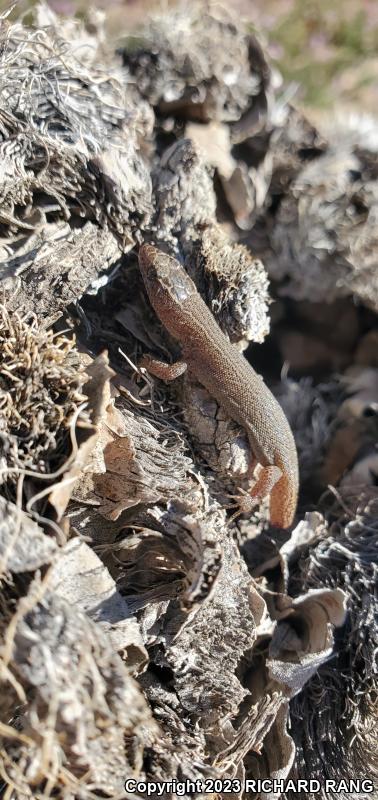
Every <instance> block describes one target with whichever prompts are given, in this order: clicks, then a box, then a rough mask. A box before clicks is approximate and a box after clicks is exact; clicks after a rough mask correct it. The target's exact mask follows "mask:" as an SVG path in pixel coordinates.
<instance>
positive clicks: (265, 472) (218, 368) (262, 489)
mask: <svg viewBox="0 0 378 800" xmlns="http://www.w3.org/2000/svg"><path fill="white" fill-rule="evenodd" d="M139 266H140V270H141V274H142V277H143V281H144V284H145V287H146V290H147V294H148V297H149V300H150V302H151V305H152V307H153V309H154V311H155V313H156V314H157V316H158V318H159V320H160V322H161V323H162V324H163V326H164V327H165V329H166V330H167V331H168V333H169V334H170V335H171V336H172V337H173V339H175V340H176V342H178V343H179V345H180V346H181V354H182V359H181V360H180V361H178V362H176V363H175V364H162V362H160V361H157V360H155V359H153V358H151V357H145V360H144V365H145V366H146V367H147V369H149V371H150V372H151V373H153V374H155V375H157V377H159V378H163V379H165V380H172V379H173V378H175V377H178V375H180V374H182V373H183V371H184V370H185V369H186V368H188V370H189V374H190V373H192V374H193V375H194V377H195V378H196V379H197V380H198V381H199V383H201V384H202V385H203V386H204V387H205V388H206V389H207V390H208V391H209V392H210V394H211V395H212V396H213V397H214V398H215V399H216V400H217V402H218V403H219V404H220V405H221V406H222V407H223V408H224V410H225V411H226V413H227V414H228V415H229V416H230V417H231V419H233V420H234V421H236V422H237V423H239V425H240V426H241V427H242V428H243V429H244V430H245V432H246V434H247V437H248V441H249V445H250V448H251V451H252V458H253V461H252V463H251V469H250V471H249V472H250V475H252V474H253V471H254V470H255V469H256V466H258V470H257V472H258V475H257V479H256V482H255V484H254V485H253V486H252V488H251V490H250V494H247V495H245V496H244V497H243V498H240V504H241V508H242V510H243V511H245V512H248V511H251V510H252V508H253V506H254V505H255V504H256V502H257V500H258V499H262V498H264V497H266V496H267V495H268V494H270V501H269V515H270V522H271V524H272V525H274V526H276V527H280V528H288V527H290V526H291V524H292V522H293V519H294V515H295V511H296V506H297V498H298V481H299V478H298V459H297V450H296V446H295V442H294V437H293V434H292V431H291V428H290V425H289V423H288V421H287V419H286V416H285V414H284V412H283V410H282V408H281V406H280V405H279V403H278V402H277V400H276V399H275V397H274V395H273V394H272V393H271V391H270V390H269V388H268V387H267V386H266V384H265V383H264V381H263V378H262V377H261V375H259V374H258V373H257V372H255V370H254V369H253V367H252V366H251V365H250V363H249V362H248V361H247V359H246V358H245V357H244V356H243V354H242V353H241V352H240V351H239V350H238V349H237V347H236V346H235V345H234V344H232V342H230V341H229V339H228V338H227V336H226V335H225V334H224V333H223V331H222V330H221V328H220V327H219V325H218V323H217V322H216V320H215V318H214V316H213V314H212V313H211V311H210V309H209V308H208V306H207V305H206V303H205V301H204V300H203V299H202V297H201V295H200V293H199V292H198V290H197V288H196V286H195V283H194V282H193V281H192V279H191V278H190V276H189V275H188V273H187V272H186V270H185V269H184V267H183V266H182V265H181V264H180V262H179V261H177V259H176V258H174V257H173V256H170V255H168V254H166V253H165V252H163V251H162V250H159V249H158V248H157V247H155V246H153V245H151V244H142V245H141V247H140V249H139Z"/></svg>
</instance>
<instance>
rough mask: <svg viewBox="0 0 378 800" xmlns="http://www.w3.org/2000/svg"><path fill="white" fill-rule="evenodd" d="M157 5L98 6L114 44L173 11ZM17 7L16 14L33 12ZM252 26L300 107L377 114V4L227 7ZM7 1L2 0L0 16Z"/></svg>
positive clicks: (65, 0) (121, 2)
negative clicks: (293, 87) (151, 17)
mask: <svg viewBox="0 0 378 800" xmlns="http://www.w3.org/2000/svg"><path fill="white" fill-rule="evenodd" d="M174 4H175V3H170V2H169V0H167V1H166V2H162V0H160V2H154V0H150V1H148V0H97V2H94V3H93V5H95V6H97V7H99V8H102V9H106V11H107V16H108V28H109V32H110V33H111V35H113V36H115V38H117V37H118V36H120V35H121V34H122V33H123V34H125V33H126V31H130V30H133V29H135V28H137V27H138V25H140V24H141V23H143V19H144V17H145V16H146V14H147V13H148V12H149V11H154V10H159V9H160V10H162V9H166V8H167V7H169V6H170V5H174ZM32 5H33V0H32V2H30V0H20V1H19V3H17V7H16V9H15V10H14V11H13V12H12V17H13V18H14V17H15V16H17V14H20V13H21V12H22V11H24V10H26V9H27V8H30V6H32ZM49 5H50V6H51V7H52V8H53V9H54V10H55V11H57V12H59V13H61V14H63V15H67V16H72V15H74V14H75V13H77V14H79V16H82V15H83V14H84V13H85V11H86V10H87V9H88V7H89V4H88V3H86V2H85V0H50V2H49ZM223 5H224V6H226V8H227V9H228V10H233V9H234V10H235V13H236V14H237V16H238V18H239V17H240V16H241V15H242V16H243V17H244V18H245V19H246V21H247V23H248V24H250V25H251V26H253V27H256V28H257V29H258V30H260V31H262V32H263V36H264V39H265V42H264V44H267V45H268V51H269V53H270V55H271V57H272V59H273V60H275V62H276V64H277V66H278V68H279V70H280V71H281V73H282V74H283V76H284V78H285V80H286V81H292V82H294V83H295V84H298V91H297V95H296V99H297V104H298V102H299V103H301V104H303V105H305V106H307V107H312V108H313V109H314V110H316V109H318V110H321V109H327V108H330V107H332V106H334V104H335V102H336V103H337V105H338V107H340V106H342V107H343V108H344V109H345V108H346V109H350V108H356V107H358V108H360V109H362V110H364V111H370V112H372V113H374V112H375V108H376V106H377V104H378V0H228V2H226V1H225V2H224V3H223ZM6 8H9V0H7V2H4V0H0V9H1V10H3V9H6Z"/></svg>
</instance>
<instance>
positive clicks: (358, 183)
mask: <svg viewBox="0 0 378 800" xmlns="http://www.w3.org/2000/svg"><path fill="white" fill-rule="evenodd" d="M33 14H34V19H33V21H32V22H31V23H28V24H27V23H26V22H25V21H22V20H21V19H20V20H18V21H16V22H10V21H9V18H8V17H6V15H4V16H3V17H2V18H1V20H0V291H1V298H0V299H1V305H0V346H1V353H0V577H1V587H0V683H1V692H0V736H1V739H0V782H1V792H2V796H4V797H5V798H6V800H27V798H33V800H42V798H43V799H44V800H46V798H48V797H58V798H61V800H90V799H91V798H100V797H112V798H123V797H125V796H126V797H128V796H131V795H128V794H127V793H126V794H125V791H124V788H123V787H124V781H125V780H126V779H127V778H136V779H140V780H149V781H157V780H158V781H169V780H171V779H180V780H183V779H189V780H195V779H200V780H202V779H204V778H206V777H210V778H218V779H224V778H227V777H232V778H236V779H237V780H239V781H240V786H241V789H240V791H235V792H234V794H233V795H232V797H233V798H234V800H236V798H238V797H240V798H241V797H242V796H243V788H242V787H243V782H244V779H245V778H249V779H253V778H263V777H270V778H272V777H279V778H283V779H285V778H286V777H289V776H290V777H301V778H307V779H309V778H314V777H316V778H318V779H319V780H320V781H321V782H322V781H323V780H324V779H325V778H326V777H337V778H352V777H353V778H355V777H362V776H364V777H366V776H367V775H368V774H369V775H376V774H377V771H378V765H377V761H376V753H377V748H376V747H375V744H374V737H375V729H376V724H377V717H376V707H375V705H374V691H375V684H374V681H375V677H374V675H375V673H374V653H375V652H376V649H377V629H378V626H377V619H376V613H377V605H376V604H377V596H376V590H377V546H378V542H377V519H378V515H377V502H378V492H377V487H376V485H375V484H376V476H377V475H378V459H377V451H376V441H377V429H378V426H377V409H378V394H377V392H378V389H377V387H378V357H377V335H378V334H377V319H376V316H375V313H374V312H376V311H377V305H376V289H377V285H376V282H377V277H376V275H377V270H376V266H375V263H376V259H377V257H378V256H377V247H376V242H375V236H376V234H375V228H374V220H375V216H376V196H377V191H378V189H377V187H378V175H377V169H376V153H377V148H376V144H375V141H376V140H375V138H374V131H376V130H377V123H376V122H375V121H374V120H369V121H366V120H365V122H364V124H363V125H362V123H361V129H360V131H359V135H358V136H357V134H356V132H355V129H353V130H352V127H351V126H349V127H348V128H347V127H346V126H344V136H343V139H342V142H341V143H340V144H339V143H338V142H336V141H335V138H334V137H335V136H336V135H337V136H339V133H338V132H337V131H339V128H335V127H332V125H330V126H329V129H327V130H324V131H322V132H320V131H319V130H317V129H316V127H315V126H314V125H313V124H311V123H310V122H309V121H308V120H307V119H306V118H305V117H304V115H303V113H302V112H300V111H299V110H297V109H295V108H294V107H293V106H291V105H289V104H288V103H287V102H286V100H285V97H286V94H285V91H286V90H285V87H282V86H281V88H277V87H278V86H279V81H278V76H277V75H276V74H275V73H274V71H273V72H272V69H271V67H270V66H269V64H268V60H267V57H266V55H265V53H264V50H263V48H262V46H261V44H260V43H259V41H258V39H257V38H256V36H255V34H252V33H247V32H246V30H245V29H244V27H243V26H242V25H241V24H240V23H239V22H237V21H235V19H233V17H232V16H230V15H228V13H226V12H225V11H222V10H220V9H219V7H218V6H214V8H212V7H211V6H210V7H209V6H206V8H202V7H201V6H197V5H196V4H193V5H191V7H190V9H189V10H185V11H183V9H182V8H181V9H172V10H171V11H169V12H167V13H165V14H159V15H157V16H155V17H153V18H151V19H149V20H147V21H146V23H145V27H144V29H142V30H141V31H140V33H139V34H138V36H137V37H135V36H130V35H129V33H130V32H128V31H127V30H125V31H124V32H123V33H124V34H125V38H124V40H123V45H122V48H121V49H120V50H118V52H117V54H116V53H115V51H114V47H113V45H112V43H110V42H108V41H107V37H106V34H105V31H104V28H103V21H102V18H101V15H99V14H98V13H97V14H94V13H93V12H91V13H90V14H89V18H88V20H87V21H86V23H79V22H78V21H76V20H67V19H65V20H63V19H59V18H57V17H56V16H55V15H54V14H53V13H52V12H51V11H50V10H48V9H47V7H45V6H40V7H37V8H36V9H35V11H34V12H33ZM348 131H349V132H348ZM353 131H354V132H353ZM375 135H376V134H375ZM143 241H148V242H153V243H155V244H156V246H158V247H161V248H162V249H163V250H165V251H166V252H169V253H171V254H173V255H174V256H175V257H176V258H178V259H179V260H180V261H181V262H182V263H183V264H184V266H185V268H186V269H187V271H188V272H189V274H190V275H191V277H192V278H193V280H194V281H195V282H196V284H197V287H198V290H199V291H200V293H201V294H202V296H203V298H204V299H205V301H206V303H207V304H208V305H209V307H210V308H211V310H212V312H213V314H214V316H215V318H216V320H217V322H218V324H219V325H220V327H221V328H222V330H223V331H224V332H225V333H226V334H227V335H228V336H229V338H230V340H231V341H232V342H233V343H234V346H235V347H237V348H239V349H246V348H247V347H248V346H249V345H250V343H260V344H262V343H263V342H264V339H265V338H266V337H267V335H268V333H269V332H270V330H271V335H270V337H269V341H268V344H266V343H265V344H262V347H261V348H260V349H258V348H256V347H254V346H253V344H252V345H251V347H250V350H248V351H247V354H246V355H247V356H248V357H249V356H251V361H252V363H254V362H255V361H256V362H257V369H258V371H259V372H260V371H261V372H264V376H265V379H266V380H267V381H268V382H269V383H270V384H271V386H272V388H273V390H274V392H275V394H276V396H277V397H278V399H279V401H280V403H281V404H282V406H283V407H284V409H285V412H286V414H287V416H288V418H289V421H290V422H291V425H292V428H293V431H294V434H295V438H296V443H297V448H298V454H299V461H300V469H301V495H300V498H299V505H298V512H297V518H296V524H295V526H294V527H293V530H292V531H290V532H289V533H283V532H282V531H278V530H273V529H272V528H270V527H269V523H268V513H267V506H266V504H264V503H262V504H261V506H260V507H259V508H256V510H255V511H254V512H253V513H252V514H251V515H239V516H238V514H237V513H236V512H237V509H235V500H234V499H233V496H234V495H235V494H236V491H237V489H238V488H239V487H242V488H243V487H246V486H247V473H248V467H249V464H250V458H251V454H250V453H249V448H248V441H247V438H246V435H245V432H244V431H243V430H241V429H240V427H239V426H238V425H236V423H235V422H233V421H232V420H230V419H228V417H227V416H226V414H225V412H224V410H223V409H222V408H220V407H218V405H217V403H216V401H215V400H214V398H212V397H210V395H209V394H208V393H207V392H206V390H205V389H204V388H203V387H202V386H201V385H199V384H197V383H196V382H195V381H194V380H193V378H192V377H191V376H190V375H189V376H185V377H183V378H180V379H179V380H177V381H175V382H174V383H172V384H170V385H166V384H164V383H163V382H162V381H160V380H157V379H154V378H152V376H150V375H149V373H148V372H147V371H146V370H145V369H143V368H141V367H140V366H139V363H140V360H141V356H143V355H145V354H151V353H152V354H155V355H159V356H162V357H164V358H165V359H167V360H169V361H170V360H174V358H175V357H176V356H177V355H178V352H177V350H178V348H177V345H176V344H175V343H174V342H173V341H172V340H171V339H170V338H169V336H168V334H167V333H166V331H165V330H164V329H163V328H162V326H161V325H160V323H159V322H158V320H157V318H156V316H155V315H154V313H153V311H152V308H151V306H150V305H149V302H148V300H147V297H146V293H145V290H144V286H143V283H142V279H141V276H140V273H139V269H138V261H137V250H138V246H139V244H140V243H141V242H143ZM261 259H262V260H261ZM268 273H269V276H270V277H271V280H272V283H271V287H270V292H271V295H270V294H269V280H268ZM271 296H273V297H274V298H275V303H274V304H272V301H271ZM335 320H341V321H342V324H341V323H340V325H339V326H337V325H335ZM285 361H286V362H287V363H288V365H289V366H290V365H291V366H292V374H291V375H290V377H289V376H288V375H287V374H281V376H280V369H281V365H282V363H283V362H285ZM280 377H281V380H280ZM328 486H331V487H335V486H336V487H337V488H331V489H328V490H327V487H328ZM230 495H231V497H230ZM132 796H134V797H136V796H137V795H132ZM168 796H171V794H170V793H169V792H166V793H164V794H163V797H164V798H167V797H168ZM199 796H201V795H199ZM205 796H209V795H203V797H205ZM220 796H222V793H220ZM226 796H227V797H230V794H224V797H226ZM349 796H350V795H349ZM186 797H189V795H186Z"/></svg>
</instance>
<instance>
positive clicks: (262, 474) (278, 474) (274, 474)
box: [250, 464, 282, 500]
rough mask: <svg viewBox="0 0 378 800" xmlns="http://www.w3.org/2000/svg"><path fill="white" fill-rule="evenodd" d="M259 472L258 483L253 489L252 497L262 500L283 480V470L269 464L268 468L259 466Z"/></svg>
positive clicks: (256, 482)
mask: <svg viewBox="0 0 378 800" xmlns="http://www.w3.org/2000/svg"><path fill="white" fill-rule="evenodd" d="M257 470H258V472H257V475H256V476H255V477H256V481H255V483H254V485H253V486H252V488H251V492H250V495H251V497H252V498H255V499H258V500H262V499H263V498H264V497H266V496H267V495H268V494H270V493H271V491H272V489H273V487H274V486H275V485H276V483H278V481H279V480H280V479H281V478H282V470H281V469H280V467H277V466H276V465H275V464H269V466H267V467H263V466H262V464H258V467H257Z"/></svg>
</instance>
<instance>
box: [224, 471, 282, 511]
mask: <svg viewBox="0 0 378 800" xmlns="http://www.w3.org/2000/svg"><path fill="white" fill-rule="evenodd" d="M255 468H256V469H257V475H256V476H254V477H255V483H254V485H253V486H252V488H251V489H250V491H249V492H246V491H245V489H241V488H240V489H239V493H238V494H236V495H235V494H232V495H229V497H230V498H232V499H233V500H235V503H233V504H232V505H230V506H228V508H237V511H235V513H234V514H232V516H231V517H230V522H232V521H233V520H234V519H236V518H237V517H239V516H241V514H251V512H252V511H253V509H254V508H256V506H257V505H258V503H259V500H263V499H264V497H266V496H267V495H268V494H270V493H271V491H272V489H273V487H274V486H275V485H276V483H277V482H278V481H279V480H280V478H281V477H282V470H281V469H280V468H279V467H276V466H275V465H274V464H272V465H269V466H267V467H263V466H262V465H261V464H257V467H256V462H255V463H254V465H253V468H252V472H253V471H254V469H255Z"/></svg>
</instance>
